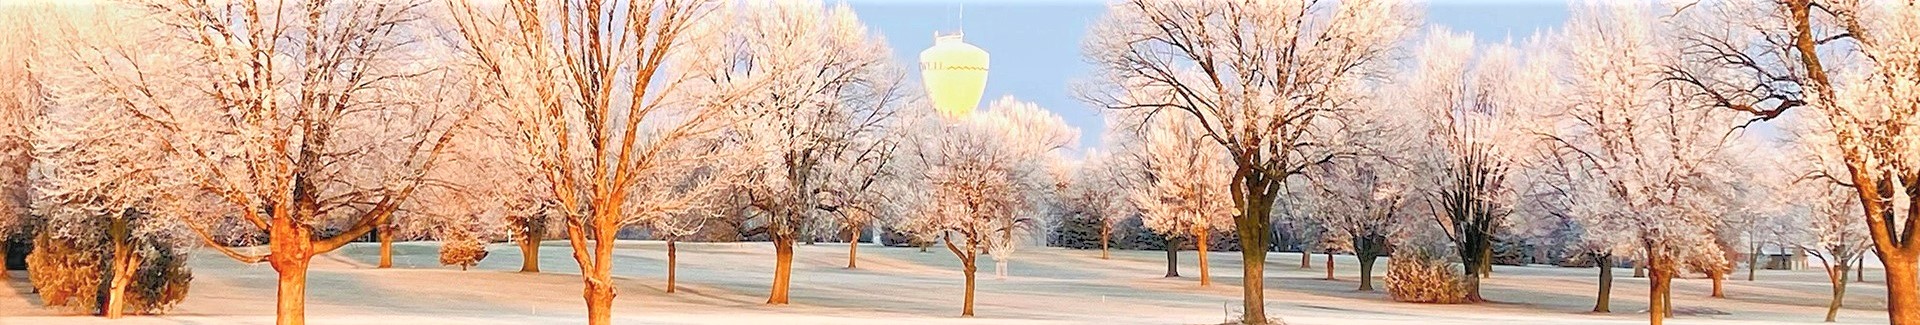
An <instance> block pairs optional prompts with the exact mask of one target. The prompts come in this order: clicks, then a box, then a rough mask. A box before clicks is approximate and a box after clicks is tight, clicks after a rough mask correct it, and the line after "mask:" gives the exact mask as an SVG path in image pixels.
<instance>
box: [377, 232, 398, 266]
mask: <svg viewBox="0 0 1920 325" xmlns="http://www.w3.org/2000/svg"><path fill="white" fill-rule="evenodd" d="M376 229H378V230H377V231H375V232H374V234H373V236H374V237H377V238H380V268H382V269H386V268H393V226H391V225H384V226H380V228H376Z"/></svg>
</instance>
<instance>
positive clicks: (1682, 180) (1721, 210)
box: [1541, 4, 1738, 324]
mask: <svg viewBox="0 0 1920 325" xmlns="http://www.w3.org/2000/svg"><path fill="white" fill-rule="evenodd" d="M1656 11H1657V9H1655V8H1653V7H1652V6H1651V5H1645V4H1641V5H1611V4H1609V5H1601V4H1589V5H1586V6H1581V7H1576V8H1575V10H1574V14H1573V17H1572V18H1571V19H1570V20H1569V21H1568V22H1567V25H1566V26H1565V28H1564V31H1562V33H1563V34H1562V35H1561V36H1559V37H1556V39H1559V40H1561V41H1562V42H1563V43H1561V45H1559V47H1558V48H1559V50H1558V52H1557V53H1556V54H1557V56H1558V58H1557V60H1558V61H1559V63H1558V69H1560V70H1563V71H1566V73H1565V75H1564V76H1563V77H1562V78H1561V80H1559V82H1558V84H1559V85H1558V86H1559V87H1560V91H1562V92H1563V93H1562V95H1559V96H1555V97H1557V98H1562V99H1563V101H1562V102H1561V103H1559V104H1557V105H1555V106H1556V107H1557V110H1555V112H1556V113H1555V116H1554V121H1555V122H1554V124H1553V125H1554V128H1553V129H1551V130H1546V131H1543V132H1541V134H1542V135H1544V137H1545V138H1546V139H1548V141H1549V142H1550V143H1552V145H1553V146H1555V147H1556V149H1555V152H1556V153H1558V155H1559V156H1560V158H1559V159H1561V160H1560V162H1562V163H1565V164H1567V165H1566V166H1570V168H1569V169H1570V170H1572V172H1570V173H1569V175H1568V176H1569V177H1572V180H1571V182H1572V184H1578V185H1576V186H1575V188H1574V191H1573V193H1575V194H1576V195H1575V196H1574V198H1573V199H1572V200H1571V201H1570V204H1571V209H1570V210H1571V213H1572V214H1573V215H1574V216H1576V217H1577V218H1588V219H1590V220H1591V219H1593V218H1599V219H1601V220H1599V221H1588V222H1584V223H1583V225H1584V226H1587V227H1588V228H1587V231H1588V233H1590V234H1591V233H1593V232H1596V231H1599V232H1608V233H1611V234H1613V235H1615V236H1620V235H1624V238H1619V237H1615V238H1619V239H1622V240H1624V241H1625V242H1627V243H1630V245H1632V246H1633V247H1634V251H1635V252H1637V253H1639V254H1641V255H1642V256H1643V257H1644V264H1645V265H1646V267H1647V269H1648V270H1649V271H1651V272H1650V277H1651V279H1650V282H1651V285H1652V288H1651V290H1650V292H1649V294H1650V296H1649V300H1650V301H1652V303H1651V307H1650V308H1649V310H1650V312H1649V313H1648V314H1649V317H1650V318H1651V321H1652V322H1653V323H1655V324H1659V323H1660V322H1661V321H1663V319H1664V318H1665V317H1668V316H1669V315H1668V314H1669V312H1670V311H1671V307H1672V300H1671V298H1670V297H1671V282H1672V279H1673V278H1674V277H1675V276H1677V275H1678V274H1679V273H1680V272H1682V271H1684V270H1685V268H1687V267H1692V268H1694V269H1696V270H1701V271H1716V270H1717V269H1718V268H1712V269H1710V268H1709V267H1712V266H1719V265H1725V264H1726V261H1725V258H1724V256H1725V252H1724V251H1723V250H1721V248H1722V246H1723V245H1719V244H1718V240H1719V239H1720V238H1719V236H1718V234H1716V232H1715V231H1716V227H1718V226H1719V225H1720V224H1721V222H1720V218H1721V216H1723V215H1726V214H1727V213H1729V212H1731V211H1730V205H1729V204H1727V201H1728V200H1729V199H1730V198H1731V197H1734V196H1737V195H1738V193H1737V192H1736V191H1735V189H1734V188H1733V187H1731V186H1728V184H1727V183H1728V182H1729V181H1730V180H1732V179H1733V178H1732V177H1731V174H1732V173H1734V172H1735V170H1736V169H1735V167H1737V166H1736V165H1734V164H1733V163H1732V160H1730V159H1729V158H1730V157H1731V156H1732V155H1734V153H1735V152H1737V151H1733V149H1732V148H1733V144H1734V142H1733V141H1731V139H1732V137H1730V136H1729V134H1728V133H1727V131H1726V130H1727V127H1728V126H1720V127H1716V126H1713V124H1714V123H1715V122H1714V121H1724V120H1725V119H1726V118H1727V112H1725V111H1721V110H1699V109H1696V108H1697V107H1699V105H1701V104H1703V103H1701V102H1699V101H1697V99H1698V98H1699V97H1691V96H1687V95H1686V94H1684V93H1683V92H1682V91H1681V88H1680V87H1679V86H1678V85H1676V84H1673V83H1668V82H1663V79H1664V78H1665V75H1664V74H1663V73H1662V69H1663V67H1665V66H1667V65H1669V64H1672V62H1674V59H1675V58H1677V57H1678V54H1679V53H1680V51H1681V48H1679V47H1678V46H1675V45H1676V44H1675V43H1674V42H1672V41H1671V40H1673V39H1674V37H1673V36H1674V35H1673V32H1674V30H1675V29H1674V28H1673V26H1672V24H1670V23H1668V22H1664V21H1661V20H1658V18H1657V17H1658V15H1659V13H1657V12H1656ZM1646 157H1661V159H1647V158H1646ZM1616 243H1617V242H1616ZM1602 244H1604V243H1602ZM1717 272H1719V273H1724V270H1718V271H1717Z"/></svg>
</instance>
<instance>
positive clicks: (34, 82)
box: [0, 6, 44, 279]
mask: <svg viewBox="0 0 1920 325" xmlns="http://www.w3.org/2000/svg"><path fill="white" fill-rule="evenodd" d="M29 10H33V9H32V7H30V6H13V7H8V8H0V263H3V262H4V261H6V260H7V246H8V243H10V242H12V241H14V240H16V239H20V238H17V237H18V236H23V235H25V234H26V233H27V231H26V230H27V229H26V228H29V226H30V225H31V224H32V223H33V222H32V221H34V220H33V216H32V215H31V214H29V213H27V210H28V209H29V206H28V205H27V202H28V190H27V189H28V187H29V186H28V182H27V170H28V168H29V166H30V165H32V163H33V156H32V144H31V142H32V139H33V132H31V130H32V127H33V125H34V123H36V122H35V121H37V120H38V115H39V111H40V109H41V103H40V97H41V93H40V81H39V80H38V79H39V78H37V77H35V75H34V73H33V70H32V69H29V68H28V64H27V63H28V61H29V60H30V59H31V57H32V56H33V53H35V51H33V50H31V48H32V46H33V45H34V44H33V42H31V40H34V39H37V38H36V35H38V34H39V33H44V31H41V30H40V29H39V28H36V27H35V26H34V24H33V22H35V21H36V20H35V19H34V18H33V16H32V15H30V14H29ZM0 269H4V267H0ZM8 276H9V275H8V274H7V272H5V270H0V279H6V278H7V277H8Z"/></svg>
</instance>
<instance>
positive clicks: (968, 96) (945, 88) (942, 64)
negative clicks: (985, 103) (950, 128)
mask: <svg viewBox="0 0 1920 325" xmlns="http://www.w3.org/2000/svg"><path fill="white" fill-rule="evenodd" d="M920 80H921V81H922V82H924V83H925V84H926V87H927V97H929V98H931V99H932V100H933V109H934V110H936V111H939V112H940V116H942V117H946V118H948V119H953V120H959V119H965V118H967V116H968V115H972V114H973V111H974V108H975V107H978V106H980V95H981V94H982V93H985V92H986V90H987V51H986V50H981V49H980V48H979V47H975V46H973V44H967V42H966V41H964V40H962V39H961V35H960V34H954V35H940V34H939V33H935V34H934V35H933V47H928V48H927V49H926V50H924V51H920Z"/></svg>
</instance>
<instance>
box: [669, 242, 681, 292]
mask: <svg viewBox="0 0 1920 325" xmlns="http://www.w3.org/2000/svg"><path fill="white" fill-rule="evenodd" d="M674 243H675V241H674V239H673V238H671V237H669V238H667V293H673V291H674V288H675V286H674V283H673V280H674V271H676V270H679V267H680V247H679V246H677V245H674Z"/></svg>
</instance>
